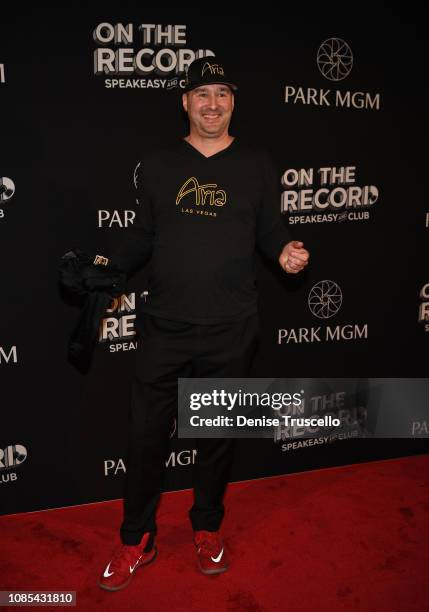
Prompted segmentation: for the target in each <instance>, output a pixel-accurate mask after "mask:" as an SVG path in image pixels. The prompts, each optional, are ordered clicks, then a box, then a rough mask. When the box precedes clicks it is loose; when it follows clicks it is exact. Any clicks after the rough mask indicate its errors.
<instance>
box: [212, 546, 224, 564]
mask: <svg viewBox="0 0 429 612" xmlns="http://www.w3.org/2000/svg"><path fill="white" fill-rule="evenodd" d="M222 555H223V548H222V550H221V551H220V553H219V554H218V556H217V557H216V558H213V557H210V559H211V560H212V561H214V562H215V563H219V561H220V560H221V559H222Z"/></svg>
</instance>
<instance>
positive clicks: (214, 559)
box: [194, 531, 229, 574]
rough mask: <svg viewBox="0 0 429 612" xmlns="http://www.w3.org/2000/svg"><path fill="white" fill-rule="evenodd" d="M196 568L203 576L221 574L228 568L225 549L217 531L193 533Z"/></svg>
mask: <svg viewBox="0 0 429 612" xmlns="http://www.w3.org/2000/svg"><path fill="white" fill-rule="evenodd" d="M194 543H195V546H196V547H197V555H198V567H199V568H200V570H201V571H202V572H203V574H221V573H222V572H226V570H227V569H228V568H229V562H228V559H227V556H226V552H225V547H224V545H223V542H222V540H221V537H220V535H219V532H217V531H195V533H194Z"/></svg>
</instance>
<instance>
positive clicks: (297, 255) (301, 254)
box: [289, 250, 310, 261]
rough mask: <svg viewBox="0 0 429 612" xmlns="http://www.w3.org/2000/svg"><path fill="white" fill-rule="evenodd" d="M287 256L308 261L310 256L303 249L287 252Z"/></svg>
mask: <svg viewBox="0 0 429 612" xmlns="http://www.w3.org/2000/svg"><path fill="white" fill-rule="evenodd" d="M289 256H290V257H291V258H294V259H298V260H299V261H308V260H309V257H310V255H309V253H308V252H307V251H304V250H303V251H291V252H290V253H289Z"/></svg>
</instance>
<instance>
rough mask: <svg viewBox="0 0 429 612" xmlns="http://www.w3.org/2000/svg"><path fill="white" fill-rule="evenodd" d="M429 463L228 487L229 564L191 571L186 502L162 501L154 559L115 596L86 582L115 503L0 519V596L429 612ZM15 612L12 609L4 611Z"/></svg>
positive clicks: (176, 607)
mask: <svg viewBox="0 0 429 612" xmlns="http://www.w3.org/2000/svg"><path fill="white" fill-rule="evenodd" d="M428 491H429V455H420V456H416V457H406V458H401V459H397V460H389V461H377V462H371V463H366V464H360V465H353V466H347V467H340V468H333V469H326V470H320V471H313V472H305V473H301V474H293V475H289V476H281V477H275V478H268V479H264V480H255V481H250V482H245V483H239V484H234V485H231V486H230V487H229V490H228V494H227V516H226V519H225V522H224V527H223V533H224V535H225V540H226V543H227V545H228V547H229V551H230V556H231V561H232V562H233V566H232V567H231V570H230V571H229V572H227V573H225V574H221V575H219V576H211V577H209V576H203V575H202V574H199V573H198V571H197V569H196V567H195V560H194V548H193V544H192V541H191V540H192V532H191V529H190V526H189V524H188V521H187V515H186V512H187V509H188V508H189V506H190V505H191V492H190V491H185V492H180V493H169V494H166V495H164V498H163V502H162V505H161V508H160V513H159V532H160V533H159V536H158V539H157V544H158V549H159V554H158V558H157V560H156V561H155V562H154V563H153V564H151V565H149V566H147V567H146V568H141V569H139V570H138V571H137V572H136V574H135V576H134V578H133V581H132V582H131V584H130V585H129V587H127V588H126V589H125V590H123V591H120V592H117V593H107V592H104V591H102V590H101V589H100V588H99V587H98V586H97V584H96V582H97V577H98V574H99V572H100V571H101V570H102V569H103V568H104V566H105V564H106V563H107V561H108V560H109V557H110V554H111V552H112V548H113V547H114V545H115V544H116V543H117V541H118V540H117V538H118V536H117V533H116V530H117V527H118V526H119V523H120V519H121V503H120V502H106V503H101V504H90V505H86V506H80V507H74V508H67V509H61V510H52V511H47V512H37V513H30V514H23V515H13V516H7V517H1V518H0V531H1V555H0V577H1V578H0V590H9V589H10V590H49V589H52V590H63V591H64V590H74V591H77V609H78V610H88V611H90V610H95V611H97V610H98V611H103V612H108V611H122V610H127V611H128V610H149V611H150V610H155V611H157V610H160V611H167V610H173V611H174V612H175V611H182V610H183V611H194V610H195V611H205V610H208V611H212V610H213V611H214V610H216V611H221V612H222V611H223V610H226V611H237V612H238V611H249V612H262V611H271V610H288V611H290V612H295V611H296V612H306V611H307V610H312V611H313V612H314V611H315V610H316V611H320V610H322V611H325V610H326V611H328V610H329V611H336V610H362V611H365V612H372V611H374V612H383V611H389V612H393V611H398V612H399V611H400V612H412V611H416V612H417V611H418V612H422V611H425V610H426V611H428V610H429V589H428V576H429V527H428V524H429V520H428V519H429V494H428ZM6 609H9V610H14V609H16V608H12V607H10V608H6Z"/></svg>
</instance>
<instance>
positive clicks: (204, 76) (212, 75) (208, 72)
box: [182, 55, 238, 92]
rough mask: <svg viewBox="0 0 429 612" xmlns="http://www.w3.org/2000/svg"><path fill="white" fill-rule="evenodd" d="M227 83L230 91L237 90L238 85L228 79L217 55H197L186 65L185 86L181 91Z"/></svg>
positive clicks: (226, 72)
mask: <svg viewBox="0 0 429 612" xmlns="http://www.w3.org/2000/svg"><path fill="white" fill-rule="evenodd" d="M217 83H219V84H222V85H228V87H229V88H230V89H232V91H237V89H238V87H237V85H235V83H234V82H233V80H231V79H230V77H229V73H228V71H227V70H225V66H224V64H223V62H222V61H221V60H219V59H218V58H217V57H215V56H213V55H210V56H209V57H199V58H198V59H195V60H194V61H193V62H192V64H190V65H189V66H188V68H187V69H186V71H185V87H184V89H183V90H182V91H183V92H187V91H191V90H192V89H195V88H196V87H202V86H203V85H215V84H217Z"/></svg>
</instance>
